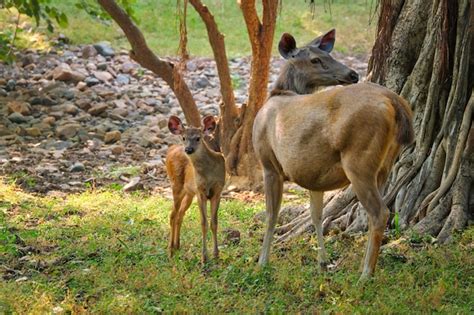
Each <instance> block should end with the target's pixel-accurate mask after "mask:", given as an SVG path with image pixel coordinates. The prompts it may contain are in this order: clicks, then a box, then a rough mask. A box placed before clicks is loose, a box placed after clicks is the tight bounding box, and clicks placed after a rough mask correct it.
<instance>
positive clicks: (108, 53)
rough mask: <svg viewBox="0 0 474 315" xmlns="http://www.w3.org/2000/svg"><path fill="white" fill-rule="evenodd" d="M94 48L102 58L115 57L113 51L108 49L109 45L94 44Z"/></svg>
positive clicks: (110, 48) (102, 43) (104, 43)
mask: <svg viewBox="0 0 474 315" xmlns="http://www.w3.org/2000/svg"><path fill="white" fill-rule="evenodd" d="M94 48H95V49H96V50H97V52H98V53H99V54H100V55H102V56H104V57H113V56H115V52H114V50H113V49H112V47H110V44H109V43H107V42H100V43H97V44H94Z"/></svg>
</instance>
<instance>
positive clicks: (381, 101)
mask: <svg viewBox="0 0 474 315" xmlns="http://www.w3.org/2000/svg"><path fill="white" fill-rule="evenodd" d="M334 41H335V30H331V31H329V32H328V33H326V34H324V35H323V36H320V37H318V38H316V39H315V40H313V41H312V42H311V43H309V44H308V45H306V46H304V47H300V48H297V47H296V41H295V39H294V38H293V37H292V36H291V35H290V34H287V33H285V34H283V36H282V37H281V40H280V43H279V46H278V48H279V51H280V54H281V55H282V56H283V57H284V58H285V59H286V60H287V63H286V65H285V66H284V67H283V69H282V71H281V74H280V77H279V78H278V80H277V82H276V84H275V86H274V88H273V90H272V92H271V94H270V97H269V99H268V100H267V102H266V103H265V104H264V106H263V107H262V109H261V110H260V111H259V112H258V114H257V116H256V118H255V122H254V125H253V139H252V140H253V146H254V149H255V153H256V155H257V157H258V159H259V160H260V162H261V164H262V167H263V174H264V188H265V197H266V215H267V223H266V224H267V227H266V232H265V237H264V240H263V247H262V251H261V254H260V258H259V264H261V265H263V264H266V263H267V262H268V259H269V254H270V246H271V242H272V238H273V234H274V230H275V224H276V222H277V218H278V212H279V210H280V205H281V199H282V190H283V181H285V180H289V181H292V182H295V183H297V184H298V185H300V186H301V187H303V188H306V189H308V190H309V194H310V212H311V218H312V221H313V224H314V226H315V228H316V233H317V237H318V244H319V248H320V251H319V255H318V260H319V264H320V266H321V267H323V268H324V267H325V266H326V264H327V256H326V250H325V248H324V242H323V231H322V226H321V217H322V208H323V193H324V191H328V190H333V189H337V188H341V187H344V186H346V185H348V184H349V183H351V184H352V188H353V190H354V192H355V194H356V195H357V197H358V199H359V201H360V202H361V203H362V205H363V206H364V208H365V209H366V211H367V214H368V218H369V239H368V244H367V250H366V254H365V258H364V261H363V271H362V276H361V278H365V277H367V276H369V275H371V274H372V273H373V272H374V268H375V265H376V262H377V257H378V253H379V248H380V245H381V242H382V237H383V232H384V229H385V226H386V223H387V219H388V216H389V210H388V209H387V206H386V205H385V204H384V202H383V200H382V197H381V196H380V192H379V189H380V187H381V186H382V185H383V184H384V182H385V181H386V179H387V176H388V173H389V171H390V169H391V167H392V165H393V162H394V160H395V158H396V157H397V155H398V154H399V152H400V150H401V147H402V146H403V145H408V144H410V143H411V142H412V141H413V127H412V122H411V120H412V112H411V109H410V108H409V106H408V104H407V102H406V101H405V100H404V99H403V98H401V97H400V96H398V95H397V94H395V93H393V92H391V91H390V90H388V89H386V88H384V87H382V86H379V85H376V84H371V83H360V84H354V85H348V86H344V87H335V88H333V89H330V90H326V91H322V92H316V93H313V92H314V91H315V90H316V89H317V88H318V87H321V86H328V85H337V84H346V83H357V81H358V76H357V74H356V73H355V72H354V71H352V70H351V69H349V68H348V67H346V66H344V65H343V64H341V63H339V62H337V61H336V60H334V59H333V58H332V57H331V56H330V55H329V53H330V52H331V50H332V48H333V46H334Z"/></svg>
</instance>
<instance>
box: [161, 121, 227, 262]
mask: <svg viewBox="0 0 474 315" xmlns="http://www.w3.org/2000/svg"><path fill="white" fill-rule="evenodd" d="M216 126H217V124H216V121H215V120H214V117H213V116H206V117H204V119H203V125H202V128H195V127H185V126H184V125H183V123H182V122H181V120H180V119H179V118H178V117H176V116H171V117H170V118H169V121H168V129H169V130H170V131H171V133H172V134H175V135H180V136H182V140H183V144H182V145H175V146H171V147H170V148H169V150H168V153H167V154H166V172H167V174H168V178H169V179H170V182H171V188H172V190H173V210H172V211H171V215H170V228H171V231H170V240H169V251H170V255H171V256H172V255H173V253H174V252H175V251H176V250H177V249H179V246H180V232H181V225H182V223H183V218H184V215H185V214H186V211H187V210H188V209H189V206H190V205H191V202H192V201H193V198H194V196H195V195H197V199H198V204H199V210H200V213H201V230H202V262H203V263H205V262H206V261H207V260H208V255H207V230H208V224H207V201H208V200H209V201H210V204H211V231H212V239H213V243H214V244H213V245H214V252H213V253H214V257H215V258H217V257H218V255H219V249H218V246H217V221H218V220H217V211H218V209H219V202H220V198H221V193H222V190H223V188H224V184H225V162H224V157H223V156H222V154H220V153H219V152H216V149H218V148H216V147H215V146H214V142H213V139H210V137H211V136H212V133H213V131H214V130H215V128H216Z"/></svg>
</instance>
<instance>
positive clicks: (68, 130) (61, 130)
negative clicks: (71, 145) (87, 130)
mask: <svg viewBox="0 0 474 315" xmlns="http://www.w3.org/2000/svg"><path fill="white" fill-rule="evenodd" d="M79 129H81V125H79V124H77V123H68V124H66V125H63V126H59V127H58V128H57V129H56V135H57V136H58V137H59V138H61V139H65V140H67V139H70V138H72V137H74V136H75V135H76V134H77V132H78V131H79Z"/></svg>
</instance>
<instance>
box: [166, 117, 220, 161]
mask: <svg viewBox="0 0 474 315" xmlns="http://www.w3.org/2000/svg"><path fill="white" fill-rule="evenodd" d="M216 127H217V123H216V120H215V118H214V116H206V117H204V118H203V119H202V126H201V128H196V127H186V126H184V124H183V123H182V122H181V119H179V118H178V117H176V116H171V117H170V118H169V120H168V129H169V130H170V132H171V133H172V134H174V135H179V136H181V139H182V142H183V145H184V152H186V154H188V155H191V154H193V153H195V152H200V151H201V150H202V149H204V146H207V144H206V143H208V142H209V140H210V138H212V134H213V132H214V130H215V129H216Z"/></svg>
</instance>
